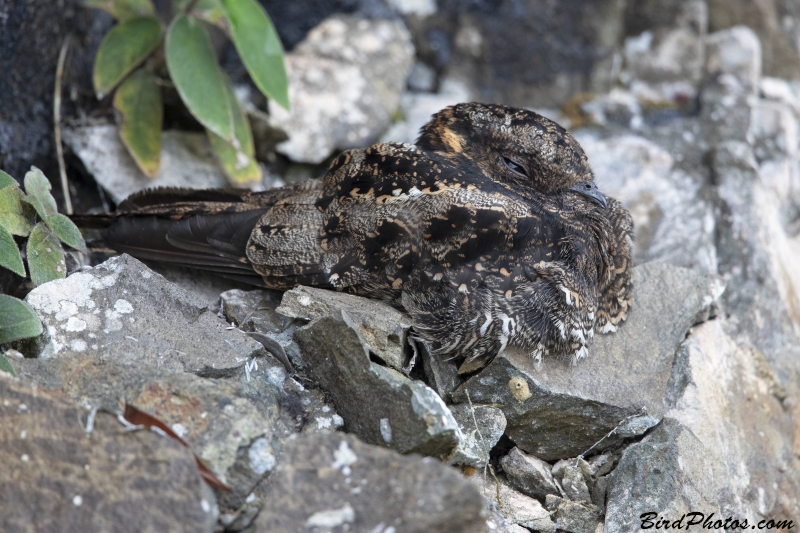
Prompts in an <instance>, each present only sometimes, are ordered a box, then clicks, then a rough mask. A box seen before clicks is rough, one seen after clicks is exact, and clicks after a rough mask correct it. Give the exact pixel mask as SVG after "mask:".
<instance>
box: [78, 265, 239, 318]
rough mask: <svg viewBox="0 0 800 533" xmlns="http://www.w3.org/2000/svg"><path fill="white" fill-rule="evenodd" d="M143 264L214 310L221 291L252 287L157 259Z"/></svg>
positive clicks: (216, 307) (217, 305)
mask: <svg viewBox="0 0 800 533" xmlns="http://www.w3.org/2000/svg"><path fill="white" fill-rule="evenodd" d="M144 264H145V265H146V266H147V267H148V268H151V269H153V270H155V271H156V272H158V273H159V274H161V275H162V276H164V279H166V280H167V281H169V282H172V283H174V284H175V285H179V286H180V287H181V288H183V289H185V290H186V291H187V292H190V293H191V294H193V295H194V296H196V297H197V298H199V299H200V300H202V301H203V302H204V303H205V304H206V305H207V306H208V308H209V309H211V310H212V311H215V312H216V311H218V310H219V305H220V302H219V299H220V296H221V295H222V293H223V292H225V291H229V290H236V289H239V290H241V289H243V288H252V286H251V285H246V284H245V283H243V282H240V281H234V280H232V279H228V278H223V277H222V276H218V275H216V274H214V273H213V272H208V271H203V270H198V269H196V268H190V267H183V266H178V265H171V264H169V263H161V262H158V261H144ZM88 266H91V265H88Z"/></svg>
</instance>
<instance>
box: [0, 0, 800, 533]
mask: <svg viewBox="0 0 800 533" xmlns="http://www.w3.org/2000/svg"><path fill="white" fill-rule="evenodd" d="M12 4H13V2H12ZM278 4H279V3H275V5H271V4H270V3H269V2H265V5H266V7H267V9H268V10H269V11H270V13H272V14H273V18H275V19H276V26H277V27H278V28H279V31H281V32H282V38H283V39H284V41H285V43H286V44H287V46H289V47H290V48H291V50H290V51H289V52H288V54H287V65H288V72H289V79H290V91H291V98H292V101H293V104H294V105H293V108H292V112H291V113H287V112H284V111H282V110H280V109H277V108H276V106H273V105H272V104H271V103H269V104H267V105H265V104H264V102H261V101H259V99H258V98H257V97H256V95H255V93H254V91H252V90H251V87H250V86H248V85H247V84H246V83H242V84H241V85H240V86H239V88H238V96H239V97H240V99H242V100H243V101H244V102H245V104H246V105H247V106H248V108H249V112H250V119H251V124H252V125H253V129H254V132H255V133H256V137H257V139H258V145H259V149H258V150H259V158H260V160H261V163H262V164H263V165H264V168H265V176H266V178H265V181H264V183H262V184H260V187H270V186H274V185H280V184H282V183H291V182H295V181H300V180H305V179H315V178H317V177H318V176H319V174H320V172H322V171H323V169H324V163H325V161H327V160H329V158H330V156H331V155H332V154H334V153H335V152H336V151H337V150H341V149H346V148H350V147H357V146H364V145H366V144H369V143H371V142H373V141H375V140H378V139H383V140H396V141H413V140H414V138H415V135H416V132H417V131H418V129H419V127H420V126H421V125H422V124H423V123H424V122H425V121H426V120H427V119H428V118H429V116H430V114H431V113H433V112H435V111H438V110H439V109H441V108H442V107H444V106H446V105H450V104H453V103H457V102H459V101H467V100H472V99H474V100H482V101H497V102H502V103H509V104H514V105H521V106H526V107H532V108H536V109H537V110H539V111H540V112H542V113H543V114H546V115H547V116H550V117H551V118H553V119H555V120H557V121H559V122H561V123H562V124H564V125H565V126H566V127H568V128H569V129H571V131H573V132H574V134H575V135H576V137H577V138H578V140H579V141H580V142H581V144H582V145H583V147H584V148H585V150H586V151H587V153H588V155H589V158H590V162H591V164H592V167H593V169H594V171H595V174H596V177H597V181H598V183H599V186H600V188H601V190H603V191H604V192H605V193H606V194H610V195H612V196H615V197H617V198H619V199H620V200H622V201H623V202H624V203H625V205H626V206H627V207H628V209H630V211H631V213H632V214H633V217H634V220H635V223H636V247H635V254H636V262H637V266H636V268H635V275H634V283H635V292H634V296H633V298H634V306H633V309H632V311H631V312H630V315H629V318H628V320H627V321H626V322H625V323H624V325H623V326H622V327H621V328H620V329H619V331H618V332H616V333H614V334H612V335H607V336H601V337H598V338H596V339H595V341H594V344H593V345H592V348H591V351H590V356H589V357H588V358H587V359H584V360H582V361H581V362H580V363H578V364H577V365H575V366H573V365H572V364H570V363H569V362H567V361H560V360H553V359H550V360H547V359H546V360H544V361H543V362H542V363H541V365H539V366H537V365H536V364H535V363H534V361H532V360H531V359H530V358H529V357H528V356H526V355H525V354H524V353H521V352H519V351H516V350H514V349H509V350H506V351H505V352H504V353H503V354H502V355H501V356H499V357H498V358H497V359H496V360H495V361H493V362H492V363H491V364H490V365H489V366H488V367H487V368H485V369H484V370H483V371H481V372H480V373H479V374H477V375H475V376H473V377H471V378H470V379H468V380H466V381H463V382H462V380H460V379H459V378H458V376H457V375H456V373H455V369H454V368H452V367H451V366H450V365H448V364H447V363H444V362H442V361H439V360H436V359H434V358H431V357H429V356H428V354H427V352H426V351H425V347H424V346H422V345H420V344H419V343H414V342H413V341H410V323H409V321H408V318H407V317H405V316H404V315H402V314H401V313H399V312H397V311H396V310H394V309H392V308H391V307H388V306H387V305H384V304H382V303H379V302H374V301H370V300H365V299H362V298H357V297H353V296H348V295H342V294H338V293H333V292H329V291H322V290H316V289H310V288H303V287H300V288H297V289H295V290H293V291H289V292H287V293H285V294H281V293H276V292H269V291H261V290H252V289H251V288H248V287H245V286H242V285H239V284H236V283H233V282H228V281H225V280H222V279H218V278H213V277H210V276H207V275H201V274H196V273H192V272H189V271H186V270H181V269H176V268H170V267H165V266H163V265H158V264H148V265H145V264H143V263H141V262H139V261H137V260H135V259H133V258H131V257H128V256H124V255H123V256H119V257H112V258H109V259H106V260H103V261H102V262H96V264H94V265H91V262H90V261H88V260H87V259H86V258H77V260H76V261H74V265H73V266H74V268H73V270H74V271H73V272H72V273H71V274H70V275H69V276H68V277H67V278H66V279H65V280H61V281H55V282H51V283H48V284H45V285H42V286H40V287H38V288H36V289H34V290H33V291H31V292H30V293H29V294H28V295H27V301H28V302H29V303H30V304H31V305H32V306H33V307H34V309H36V311H37V312H38V313H39V315H40V316H41V318H42V320H43V321H44V323H45V326H46V328H45V329H46V333H45V334H44V335H43V337H42V338H39V339H36V340H35V341H33V342H25V343H18V344H16V345H14V346H10V347H9V346H6V347H4V348H6V349H7V351H6V355H7V357H9V359H10V360H11V363H12V365H13V366H14V369H15V370H16V373H17V375H18V377H17V378H12V377H10V376H9V375H7V374H4V373H2V372H0V398H1V399H2V400H1V401H0V443H2V444H0V449H2V450H3V453H2V456H3V459H2V460H0V510H2V512H0V530H3V531H38V532H43V531H63V530H70V531H193V532H195V531H223V530H224V531H231V532H237V531H248V532H253V533H266V532H281V531H287V532H293V531H316V532H320V533H322V532H329V531H330V532H344V531H363V532H369V533H392V532H397V533H399V532H403V531H437V532H439V531H452V532H467V531H470V532H471V531H475V532H478V531H481V532H515V533H521V532H524V531H526V530H528V531H541V532H555V531H557V530H559V531H566V532H570V533H596V532H602V531H608V532H617V531H638V530H639V529H640V528H641V527H642V525H643V524H642V519H641V516H642V515H643V514H644V513H658V515H659V517H661V518H666V519H669V520H670V521H674V520H678V519H680V518H681V516H682V515H684V514H687V513H702V514H703V517H704V518H708V517H709V516H710V515H712V514H713V519H712V522H711V523H709V524H706V527H705V528H706V529H714V528H715V526H714V524H713V521H715V520H717V519H721V520H723V521H724V520H725V519H726V518H728V517H731V518H732V519H735V520H738V521H739V522H740V523H741V522H742V521H744V520H748V524H749V525H755V524H758V523H759V522H760V521H761V520H774V521H776V522H777V521H781V520H794V527H797V525H798V521H800V425H799V424H798V417H799V416H800V405H799V404H798V398H800V268H799V267H798V265H800V236H798V234H799V233H800V154H798V146H799V139H798V120H800V82H797V81H792V80H800V53H798V51H797V49H796V42H797V37H798V35H800V33H798V32H800V18H798V17H797V16H796V15H800V13H795V12H794V11H793V10H797V11H800V10H798V9H797V8H796V7H793V6H794V4H793V3H791V2H788V1H781V0H775V1H774V2H760V3H758V2H748V1H746V0H727V1H722V0H719V1H718V0H707V1H705V0H683V1H678V2H666V1H664V0H646V1H642V2H628V3H625V2H620V1H616V0H603V1H600V2H580V1H578V0H570V1H567V2H558V3H546V4H547V6H545V7H543V6H542V5H540V4H542V3H541V2H535V1H533V0H531V1H527V2H526V1H523V2H499V3H493V2H481V1H476V2H469V3H458V2H451V1H448V0H440V1H438V2H435V1H434V0H416V1H411V0H386V2H366V1H365V0H364V1H361V2H358V1H356V2H340V3H336V2H332V3H329V4H326V3H324V2H299V3H298V4H304V5H305V4H307V5H305V7H306V8H308V9H311V8H313V7H315V6H316V7H319V6H317V4H320V5H323V4H324V6H326V7H324V9H323V8H319V9H316V11H314V10H313V9H311V11H313V12H314V13H316V14H318V15H319V14H321V15H320V17H319V20H315V21H314V24H313V25H308V18H307V17H306V18H302V21H303V22H302V23H298V22H297V21H298V20H299V19H298V18H297V17H298V15H297V14H296V13H294V12H293V11H292V10H291V9H289V8H286V7H281V6H279V5H278ZM465 6H466V7H465ZM755 6H760V7H755ZM764 6H767V7H764ZM770 6H771V7H770ZM16 9H17V8H15V7H14V6H13V5H12V6H11V7H7V6H4V5H3V4H1V3H0V15H2V14H3V13H5V14H6V17H5V19H4V18H3V17H2V16H0V28H1V27H2V24H3V23H4V22H3V21H4V20H8V19H9V17H11V18H12V19H13V17H15V16H17V14H18V11H17V10H16ZM4 10H5V11H4ZM334 12H336V13H334ZM322 15H324V16H322ZM41 16H42V17H45V18H46V15H41ZM70 16H72V15H70ZM76 16H78V17H84V18H85V15H76ZM293 17H294V18H293ZM84 18H81V19H80V20H81V24H83V26H82V28H84V30H82V31H86V32H87V37H86V38H85V39H83V40H82V41H81V46H85V47H88V48H90V47H91V43H92V42H94V41H93V37H92V33H91V31H99V29H98V28H100V29H103V28H105V27H107V21H104V20H102V19H98V20H95V21H94V22H91V21H87V20H84ZM104 24H105V25H106V26H104ZM304 24H305V25H304ZM312 26H313V27H312ZM85 28H89V29H85ZM91 28H94V29H93V30H92V29H91ZM4 46H5V45H4ZM75 61H77V59H75ZM229 69H231V71H232V72H236V66H235V65H233V66H231V65H229ZM75 83H76V84H78V82H75ZM76 87H78V88H79V84H78V85H76ZM77 90H78V89H76V91H77ZM79 101H80V98H77V99H76V100H75V102H78V103H79ZM75 105H78V104H77V103H76V104H75ZM0 110H2V106H0ZM100 115H102V112H101V113H100ZM0 118H3V120H0V139H3V138H16V137H13V136H8V135H6V133H7V132H8V131H12V130H13V127H14V124H15V123H14V121H13V120H7V116H6V115H0ZM97 122H98V121H97V119H96V117H95V118H94V119H92V120H88V119H86V120H81V119H79V118H75V119H74V120H72V122H71V126H72V127H71V128H69V129H68V131H66V132H65V142H66V144H67V146H68V147H69V148H70V150H71V153H72V156H71V157H72V160H71V161H72V163H71V166H72V168H73V170H74V169H77V168H79V169H81V171H82V174H81V175H82V176H84V177H83V178H81V177H80V176H78V177H76V178H75V179H76V180H77V181H78V182H79V183H80V180H81V179H84V180H86V179H87V178H86V176H91V179H92V180H95V181H96V183H97V184H98V185H99V186H100V187H101V188H102V195H103V197H104V198H106V199H107V201H111V202H117V201H119V200H121V199H122V198H124V197H125V196H127V195H128V194H130V193H131V192H133V191H136V190H140V189H141V188H143V187H147V186H152V185H181V186H191V187H215V186H221V185H223V184H224V180H223V177H222V174H221V172H220V171H219V170H217V169H216V167H215V165H214V163H213V161H212V160H211V159H210V157H209V155H208V154H209V152H208V148H207V146H206V145H205V144H204V142H205V141H204V140H203V136H202V135H199V134H196V133H191V132H188V133H187V132H179V131H174V130H172V131H169V132H166V133H165V136H164V155H163V156H162V162H163V164H162V172H161V174H160V175H159V176H158V177H157V179H156V180H155V181H149V180H147V179H146V178H144V177H141V176H140V175H139V174H138V171H137V170H136V168H135V166H134V164H133V162H132V161H131V160H130V159H129V158H128V156H127V155H126V153H125V152H124V151H123V149H122V145H121V143H120V141H119V140H118V137H117V136H116V133H115V131H114V128H113V127H112V126H110V125H109V124H108V123H102V121H101V123H99V124H98V123H97ZM26 124H28V125H26V127H33V126H32V125H31V124H33V125H35V124H36V122H35V121H33V122H30V123H26ZM2 135H6V137H2ZM43 142H45V144H46V140H45V141H43ZM7 146H8V145H7ZM36 149H38V148H36V147H33V148H30V149H29V151H30V152H31V154H33V155H31V156H30V157H31V158H34V157H35V153H34V152H36ZM26 153H27V152H26ZM19 157H22V156H19ZM5 161H6V162H7V163H8V164H11V163H14V162H15V161H16V160H15V159H13V158H6V159H5ZM26 164H29V161H28V163H26ZM92 187H94V185H92ZM100 200H101V197H100V196H97V200H96V201H95V205H94V207H96V208H99V207H100V204H101V202H100ZM89 203H91V202H89ZM104 259H105V258H104ZM126 404H129V405H133V406H135V407H136V408H138V409H139V410H141V411H144V412H146V413H149V414H152V415H154V416H156V417H158V418H159V419H160V420H162V421H163V422H164V423H165V424H166V425H167V426H169V427H170V428H172V430H173V431H174V433H175V434H177V435H178V436H180V437H181V438H182V439H183V440H184V441H185V442H186V443H187V444H188V445H189V447H188V448H187V447H184V446H183V445H182V444H181V443H180V442H178V441H177V440H174V439H171V438H169V437H167V436H165V435H164V432H163V431H161V430H148V429H142V428H141V427H136V426H132V425H131V424H130V423H129V422H127V421H125V420H124V419H122V417H121V415H122V413H123V412H124V406H125V405H126ZM192 452H193V453H194V454H195V455H196V457H198V458H199V460H200V461H202V462H203V463H204V464H205V465H206V466H207V467H208V468H209V469H210V470H211V471H212V472H213V474H214V475H215V476H216V477H217V478H218V480H219V481H221V482H222V483H224V484H225V485H226V486H227V487H228V488H229V489H230V491H225V490H222V489H219V488H211V487H210V486H209V485H208V484H206V483H205V482H203V481H202V479H201V476H200V474H199V471H198V469H197V467H196V462H195V459H194V457H193V455H192ZM692 516H693V517H695V518H696V517H697V515H692ZM690 518H691V517H690ZM653 520H655V518H654V519H653ZM687 520H688V518H686V519H685V520H684V524H686V521H687ZM696 527H698V528H699V526H696ZM717 529H718V528H717Z"/></svg>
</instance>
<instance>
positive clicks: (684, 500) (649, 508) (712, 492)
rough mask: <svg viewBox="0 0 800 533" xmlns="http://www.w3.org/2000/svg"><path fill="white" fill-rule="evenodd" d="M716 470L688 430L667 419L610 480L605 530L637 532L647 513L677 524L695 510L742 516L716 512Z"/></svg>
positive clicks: (625, 455) (633, 448) (632, 451)
mask: <svg viewBox="0 0 800 533" xmlns="http://www.w3.org/2000/svg"><path fill="white" fill-rule="evenodd" d="M719 466H720V465H719V463H718V462H717V461H716V457H714V456H713V455H710V454H709V450H708V449H707V448H706V447H705V446H703V445H702V444H701V443H700V441H699V440H697V437H695V436H694V434H693V433H692V432H691V431H690V430H689V429H687V428H686V427H685V426H683V425H682V424H681V423H679V422H677V421H676V420H674V419H671V418H665V419H664V421H663V422H662V423H661V425H659V427H658V428H656V430H655V431H653V432H652V433H650V434H649V435H648V436H647V437H645V438H644V439H643V440H642V441H641V442H639V443H636V444H633V445H631V446H629V447H628V448H627V449H626V450H625V451H624V452H623V454H622V457H621V458H620V461H619V465H617V468H616V469H615V470H614V472H613V473H612V474H611V475H610V477H609V487H608V491H609V492H608V504H607V507H606V528H607V529H608V530H609V531H620V532H624V531H639V530H640V528H641V527H642V523H641V518H640V517H642V515H643V514H644V513H651V512H657V513H658V514H659V515H661V516H662V517H665V518H670V519H672V518H673V517H674V519H675V520H677V519H678V518H679V517H681V515H683V514H685V513H689V512H693V511H699V512H701V513H704V514H705V515H708V514H709V513H716V514H717V516H719V515H720V512H723V511H724V512H733V515H734V516H740V515H739V514H738V513H736V512H735V511H733V510H732V509H721V508H720V486H721V484H720V482H721V481H722V480H721V479H720V477H719V475H720V471H719ZM723 515H724V516H727V515H726V514H725V513H723ZM742 518H744V517H742Z"/></svg>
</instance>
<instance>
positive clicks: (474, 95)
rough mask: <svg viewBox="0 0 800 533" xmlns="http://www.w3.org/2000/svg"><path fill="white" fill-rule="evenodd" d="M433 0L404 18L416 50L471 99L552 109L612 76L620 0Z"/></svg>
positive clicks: (599, 88) (610, 81) (605, 84)
mask: <svg viewBox="0 0 800 533" xmlns="http://www.w3.org/2000/svg"><path fill="white" fill-rule="evenodd" d="M437 5H438V11H437V12H436V13H434V14H431V15H429V16H427V17H425V18H421V17H408V18H407V23H408V25H409V28H410V29H411V32H412V34H413V35H414V42H415V44H416V46H417V51H418V52H417V54H418V56H419V58H420V59H421V60H422V61H424V62H425V63H426V64H428V65H430V66H432V67H434V68H435V69H436V70H437V71H439V72H441V73H442V76H443V77H444V78H448V79H452V80H455V81H458V82H461V83H463V84H465V85H466V86H467V87H468V88H469V91H470V98H469V99H470V100H474V101H480V102H496V103H504V104H508V105H514V106H518V107H551V108H555V107H558V106H559V105H560V104H561V103H563V102H564V101H566V100H567V99H568V98H570V97H571V96H572V95H573V94H575V93H579V92H586V91H592V92H605V91H607V90H608V89H610V88H611V87H612V86H613V85H614V84H615V82H616V79H615V77H616V72H618V68H619V67H618V66H617V67H616V68H615V66H614V63H615V59H614V55H615V54H614V51H615V48H616V46H617V45H618V43H619V42H621V41H622V38H623V17H624V9H625V3H624V2H619V1H616V0H603V1H597V2H588V3H587V2H583V1H578V0H569V1H562V2H554V3H542V2H540V1H538V0H522V1H518V2H513V3H494V2H486V1H476V2H466V3H465V2H438V3H437ZM617 61H619V60H618V59H617ZM617 64H618V63H617Z"/></svg>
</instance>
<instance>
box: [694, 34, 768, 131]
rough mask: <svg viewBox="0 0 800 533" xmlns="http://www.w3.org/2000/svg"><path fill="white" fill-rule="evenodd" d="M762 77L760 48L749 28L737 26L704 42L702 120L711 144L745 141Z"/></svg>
mask: <svg viewBox="0 0 800 533" xmlns="http://www.w3.org/2000/svg"><path fill="white" fill-rule="evenodd" d="M760 76H761V45H760V43H759V41H758V37H757V36H756V34H755V33H754V32H753V30H751V29H750V28H747V27H745V26H736V27H735V28H731V29H729V30H724V31H719V32H716V33H712V34H711V35H709V36H708V38H707V39H706V67H705V82H704V87H703V91H702V93H701V95H700V105H701V120H702V122H703V123H704V124H705V125H706V127H707V128H708V129H709V132H710V133H709V136H710V138H711V140H712V142H715V143H716V142H720V141H721V140H722V139H730V140H740V141H746V140H747V132H748V130H749V128H750V119H751V114H752V107H753V105H754V104H755V99H756V97H757V95H758V80H759V77H760Z"/></svg>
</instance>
